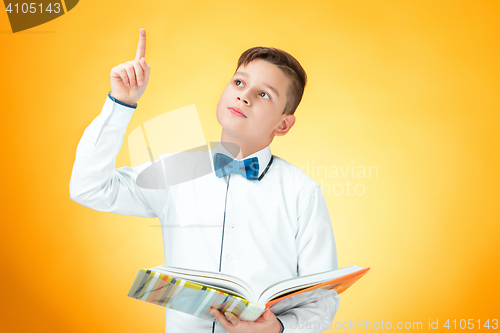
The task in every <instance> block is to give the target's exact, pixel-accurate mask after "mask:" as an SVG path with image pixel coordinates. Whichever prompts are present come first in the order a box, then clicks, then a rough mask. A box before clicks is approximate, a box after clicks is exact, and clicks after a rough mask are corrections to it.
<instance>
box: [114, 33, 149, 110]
mask: <svg viewBox="0 0 500 333" xmlns="http://www.w3.org/2000/svg"><path fill="white" fill-rule="evenodd" d="M145 56H146V30H144V29H140V30H139V45H138V46H137V53H136V55H135V59H134V60H131V61H127V62H126V63H124V64H121V65H118V66H116V67H113V69H111V74H110V76H111V96H113V97H114V98H116V99H118V100H119V101H122V102H124V103H127V104H131V105H135V103H137V101H138V100H139V98H141V96H142V94H144V90H146V86H147V85H148V81H149V71H150V68H151V67H150V66H149V64H147V63H146V59H145V58H144V57H145ZM134 86H135V88H134Z"/></svg>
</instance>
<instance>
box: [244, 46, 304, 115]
mask: <svg viewBox="0 0 500 333" xmlns="http://www.w3.org/2000/svg"><path fill="white" fill-rule="evenodd" d="M255 59H263V60H265V61H267V62H270V63H271V64H274V65H276V66H277V67H278V68H279V69H281V70H282V71H283V73H284V74H285V75H286V76H287V77H288V78H289V79H290V86H289V88H288V91H287V94H286V105H285V110H284V111H283V114H294V112H295V110H296V109H297V107H298V106H299V103H300V101H301V100H302V95H303V94H304V88H305V87H306V83H307V75H306V72H305V70H304V69H303V68H302V66H301V65H300V64H299V62H298V61H297V59H295V58H294V57H293V56H292V55H291V54H289V53H287V52H285V51H283V50H280V49H276V48H274V47H263V46H257V47H252V48H250V49H248V50H246V51H245V52H243V53H242V54H241V56H240V58H239V59H238V66H236V71H238V68H240V66H241V65H244V66H246V65H247V64H248V63H249V62H251V61H253V60H255ZM236 71H234V72H235V73H236Z"/></svg>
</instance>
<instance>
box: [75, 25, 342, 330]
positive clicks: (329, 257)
mask: <svg viewBox="0 0 500 333" xmlns="http://www.w3.org/2000/svg"><path fill="white" fill-rule="evenodd" d="M145 49H146V34H145V31H144V29H141V30H140V33H139V45H138V48H137V54H136V58H135V60H133V61H129V62H127V63H125V64H121V65H119V66H117V67H114V68H113V69H112V70H111V92H110V93H109V94H108V98H107V99H106V102H105V104H104V107H103V110H102V111H101V114H100V115H99V116H97V118H96V119H95V120H94V121H93V122H92V124H91V125H90V126H89V127H88V128H87V129H86V130H85V133H84V135H83V137H82V139H81V140H80V143H79V145H78V148H77V153H76V159H75V164H74V167H73V173H72V176H71V181H70V196H71V199H72V200H74V201H76V202H77V203H79V204H81V205H84V206H86V207H89V208H92V209H96V210H99V211H104V212H112V213H116V214H125V215H134V216H143V217H158V218H159V219H160V222H161V224H162V236H163V246H164V254H165V265H169V266H177V267H183V268H188V269H198V270H205V271H219V272H223V273H227V274H230V275H234V276H237V277H239V278H241V279H243V280H245V281H246V282H248V283H249V284H250V286H252V288H253V289H254V290H257V291H258V293H259V294H260V292H261V291H263V289H264V288H266V287H267V286H269V285H271V284H273V283H275V282H277V281H281V280H285V279H289V278H293V277H296V276H298V275H307V274H313V273H319V272H323V271H328V270H333V269H337V268H338V267H337V255H336V250H335V241H334V237H333V231H332V226H331V222H330V217H329V215H328V210H327V207H326V202H325V199H324V197H323V193H322V191H321V188H320V187H319V185H318V184H317V183H316V182H314V181H313V180H312V179H311V178H309V177H308V176H307V175H306V174H305V173H304V172H303V171H302V170H301V169H299V168H297V167H295V166H293V165H291V164H290V163H288V162H286V161H284V160H283V159H281V158H279V157H277V156H273V155H272V154H271V151H270V148H269V145H270V143H271V142H272V140H273V138H274V136H276V135H278V136H282V135H285V134H286V133H288V131H290V129H291V128H292V126H293V125H294V123H295V116H294V115H293V113H294V111H295V109H296V108H297V106H298V104H299V103H300V100H301V98H302V94H303V91H304V87H305V84H306V74H305V72H304V70H303V69H302V67H301V66H300V64H299V63H298V62H297V60H295V58H293V57H292V56H291V55H289V54H288V53H286V52H284V51H281V50H278V49H274V48H263V47H257V48H252V49H249V50H247V51H245V52H244V53H243V54H242V55H241V57H240V59H239V61H238V66H237V70H236V73H235V74H234V76H233V78H232V79H231V80H230V82H229V84H228V85H227V86H226V88H225V89H224V91H223V93H222V96H221V98H220V100H219V103H218V104H217V120H218V121H219V123H220V124H221V126H222V134H221V140H220V143H219V145H218V147H217V148H216V149H212V150H211V151H210V154H208V156H209V157H210V166H211V168H212V169H211V171H212V172H210V173H207V174H203V175H201V176H200V175H199V174H198V176H197V178H196V177H193V178H192V180H190V181H184V182H181V183H178V184H174V183H172V182H171V179H168V177H167V179H165V183H166V184H167V185H166V186H164V187H161V186H160V187H159V188H158V189H147V188H144V186H142V187H141V186H139V185H138V181H137V177H138V174H139V173H141V172H142V171H144V170H146V169H145V168H146V167H147V166H150V165H151V163H145V164H143V165H141V166H138V167H134V168H131V167H121V168H118V169H115V168H114V167H115V158H116V155H117V154H118V152H119V150H120V147H121V143H122V141H123V136H124V134H125V132H126V127H127V124H128V123H129V121H130V119H131V117H132V115H133V112H134V109H135V108H136V107H137V104H136V103H137V101H138V100H139V98H140V97H141V96H142V94H143V93H144V90H145V88H146V86H147V83H148V80H149V74H150V66H149V65H148V64H147V63H146V61H145V60H144V56H145ZM160 159H161V158H160ZM179 161H180V162H179V163H182V162H181V161H182V159H179ZM156 162H157V161H155V162H154V163H156ZM162 163H163V162H162ZM162 163H160V164H161V165H163V167H162V168H163V169H165V166H164V164H162ZM160 164H153V165H160ZM190 167H192V166H189V165H179V166H176V168H178V170H185V169H188V168H190ZM166 169H169V168H166ZM194 169H196V167H195V168H194ZM164 171H165V170H164ZM168 171H170V170H168ZM195 178H196V179H195ZM169 180H170V185H168V184H169ZM339 302H340V300H339V298H338V295H337V294H336V293H335V292H334V291H333V292H331V294H329V295H328V297H325V298H324V299H322V300H319V301H317V302H315V303H310V304H306V305H303V306H301V307H297V308H294V309H291V310H289V311H286V312H284V313H282V314H280V315H278V316H275V315H274V314H273V313H272V312H271V311H266V312H264V313H263V315H262V316H261V317H260V318H259V319H258V320H257V321H255V322H244V321H240V320H239V319H237V318H236V317H235V316H234V315H232V314H231V313H229V312H226V313H225V314H222V313H221V312H220V311H218V310H216V309H214V310H213V313H212V314H213V315H214V317H215V319H216V321H215V320H214V322H213V323H210V322H208V321H206V320H203V319H200V318H198V317H194V316H191V315H187V314H184V313H182V312H177V311H173V310H170V309H168V308H167V309H166V332H173V333H177V332H206V333H209V332H231V333H233V332H234V333H236V332H262V333H279V332H321V331H322V330H326V329H328V328H329V327H330V325H331V323H332V320H333V317H334V315H335V313H336V311H337V309H338V305H339ZM224 315H225V316H226V317H227V319H226V317H224Z"/></svg>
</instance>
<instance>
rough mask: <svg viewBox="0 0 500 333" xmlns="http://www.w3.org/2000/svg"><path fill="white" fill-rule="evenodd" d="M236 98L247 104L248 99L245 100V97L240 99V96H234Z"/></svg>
mask: <svg viewBox="0 0 500 333" xmlns="http://www.w3.org/2000/svg"><path fill="white" fill-rule="evenodd" d="M236 99H237V100H238V101H243V103H245V104H248V100H247V99H246V98H244V99H241V98H240V97H239V96H238V97H236Z"/></svg>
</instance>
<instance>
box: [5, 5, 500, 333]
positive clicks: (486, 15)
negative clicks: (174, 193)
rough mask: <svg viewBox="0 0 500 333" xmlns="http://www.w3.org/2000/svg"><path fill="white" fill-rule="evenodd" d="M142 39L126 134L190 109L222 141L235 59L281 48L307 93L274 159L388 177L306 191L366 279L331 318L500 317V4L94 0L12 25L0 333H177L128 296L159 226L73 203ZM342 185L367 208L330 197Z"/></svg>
mask: <svg viewBox="0 0 500 333" xmlns="http://www.w3.org/2000/svg"><path fill="white" fill-rule="evenodd" d="M2 8H3V7H2ZM140 28H145V29H146V32H147V38H148V41H147V43H148V44H147V51H146V59H147V61H148V63H150V64H151V70H152V72H151V79H150V82H149V86H148V88H147V90H146V93H145V95H144V96H143V97H142V99H141V100H140V101H139V107H138V109H137V111H136V113H135V114H134V117H133V118H132V121H131V123H130V125H129V127H128V131H129V132H130V131H131V130H132V129H134V128H135V127H137V126H139V125H140V124H141V123H143V122H144V121H146V120H148V119H151V118H153V117H155V116H157V115H159V114H162V113H164V112H167V111H169V110H173V109H176V108H179V107H182V106H186V105H190V104H196V107H197V109H198V112H199V116H200V120H201V123H202V125H203V128H204V133H205V137H206V139H207V141H218V140H219V138H220V132H221V128H220V126H219V124H218V123H217V120H216V117H215V108H216V104H217V101H218V99H219V97H220V94H221V93H222V90H223V89H224V87H225V85H226V84H227V82H228V81H229V79H230V78H231V76H232V73H233V72H234V70H235V66H236V62H237V59H238V57H239V55H240V54H241V53H242V52H243V51H244V50H246V49H247V48H250V47H253V46H258V45H262V46H273V47H277V48H281V49H284V50H286V51H287V52H289V53H291V54H292V55H294V56H295V57H296V58H297V59H298V60H299V61H300V62H301V64H302V65H303V67H304V68H305V70H306V72H307V74H308V79H309V81H308V85H307V87H306V90H305V94H304V98H303V101H302V103H301V105H300V106H299V108H298V110H297V113H296V116H297V122H296V124H295V126H294V128H293V129H292V131H291V132H290V133H289V134H288V135H286V136H285V137H279V138H277V139H276V140H275V141H274V142H273V143H272V145H271V148H272V152H273V153H274V154H275V155H277V156H280V157H282V158H284V159H285V160H287V161H289V162H291V163H293V164H295V165H297V166H306V165H309V166H310V169H309V170H306V171H308V172H309V174H310V175H311V176H312V170H314V169H313V167H312V166H313V165H314V166H315V167H318V166H322V167H323V169H324V168H327V169H328V170H332V168H333V169H334V168H335V167H337V168H338V169H339V170H340V168H341V167H342V168H343V170H346V169H347V167H349V166H356V167H359V166H365V167H366V168H368V167H369V166H372V167H373V166H376V169H377V170H378V177H375V175H374V174H373V173H372V176H371V177H367V178H360V177H357V176H356V175H355V177H353V176H352V174H349V173H346V176H344V175H342V174H341V173H340V172H339V173H340V175H339V176H338V177H335V175H334V174H333V175H332V174H330V173H329V174H328V175H325V174H324V173H323V174H322V173H321V172H320V174H319V175H318V172H316V173H315V175H314V176H313V178H314V179H315V180H316V181H317V182H318V183H320V184H322V186H323V191H324V193H325V198H326V201H327V203H328V208H329V211H330V215H331V217H332V224H333V228H334V231H335V236H336V240H337V251H338V258H339V265H340V266H347V265H351V264H356V265H358V266H363V267H368V266H370V267H372V270H371V271H370V272H369V273H368V274H367V275H366V276H365V277H363V279H361V280H360V281H359V282H357V283H356V284H355V285H354V286H353V288H352V289H350V290H348V291H347V292H346V293H344V294H342V296H341V299H342V302H341V307H340V309H339V311H338V313H337V315H336V317H335V320H334V322H346V321H347V322H348V321H349V320H356V319H366V320H368V321H371V322H381V321H382V320H383V321H384V322H388V321H390V322H392V323H393V325H396V323H397V322H417V321H420V322H422V323H423V327H424V328H426V327H427V325H428V320H429V319H431V320H433V321H435V320H436V319H439V324H440V326H442V324H443V323H444V321H445V320H446V319H451V320H453V319H458V320H460V319H469V318H471V319H475V320H478V319H481V320H482V322H483V321H485V320H486V319H490V320H491V319H493V318H497V319H500V318H498V313H499V301H498V300H499V298H500V287H499V286H498V278H497V275H496V274H498V273H499V269H498V268H497V266H496V264H497V263H498V257H499V254H500V249H499V245H498V238H499V236H498V235H499V232H500V226H499V224H498V222H499V209H498V201H499V200H498V199H499V195H498V188H499V185H500V184H499V176H498V172H499V163H498V162H499V153H500V149H499V134H498V133H499V132H498V127H499V126H498V125H499V114H500V113H499V111H500V108H499V106H500V97H499V96H500V94H499V88H500V82H499V77H500V65H499V59H500V52H499V48H500V46H499V45H500V44H499V40H500V38H499V37H500V36H499V35H500V4H499V2H498V1H474V2H472V1H399V0H398V1H396V0H395V1H323V2H320V1H315V2H311V1H300V2H299V1H293V2H292V1H272V2H270V1H247V2H241V1H236V2H235V1H222V0H219V1H189V2H188V1H182V2H178V1H155V2H144V1H141V2H140V1H106V2H103V1H95V0H93V1H81V2H80V3H79V4H78V5H77V6H76V7H75V8H74V9H73V10H72V11H71V12H69V13H67V14H66V15H63V16H62V17H60V18H58V19H56V20H54V21H50V22H48V23H46V24H44V25H41V26H38V27H35V28H32V29H30V30H27V31H25V32H20V33H16V34H12V33H11V30H10V26H9V23H8V19H7V15H6V13H5V12H2V13H0V45H1V52H0V57H1V59H0V60H1V62H0V63H1V75H0V77H1V83H0V94H1V96H0V97H1V98H0V108H1V110H2V113H1V114H2V118H3V119H2V122H1V123H2V125H1V126H2V130H1V131H0V136H1V146H0V147H1V151H0V152H1V156H2V163H0V168H1V169H0V171H1V174H2V182H3V184H2V187H1V188H2V191H1V192H0V193H1V199H2V200H1V208H2V218H1V220H2V233H1V236H0V237H1V239H0V240H1V241H0V247H1V251H2V256H1V267H2V274H1V278H0V284H1V285H2V286H3V288H2V300H3V302H2V305H1V306H2V320H0V331H2V332H89V331H92V332H108V331H111V332H127V333H130V332H146V331H149V332H162V331H163V330H164V309H163V308H161V307H158V306H154V305H151V304H146V303H143V302H140V301H137V300H133V299H130V298H128V297H127V293H128V290H129V288H130V286H131V284H132V282H133V279H134V277H135V274H136V273H137V271H138V269H139V268H141V267H153V266H156V265H160V264H162V263H163V253H162V243H161V241H162V240H161V234H160V233H161V231H160V228H159V221H158V220H157V219H147V218H139V217H129V216H121V215H113V214H108V213H102V212H97V211H93V210H91V209H88V208H85V207H83V206H80V205H78V204H76V203H75V202H73V201H71V200H70V198H69V190H68V187H69V179H70V175H71V170H72V166H73V161H74V157H75V151H76V147H77V144H78V141H79V140H80V138H81V136H82V134H83V130H84V129H85V128H86V127H87V126H88V125H89V124H90V122H91V121H92V119H94V118H95V117H96V116H97V115H98V114H99V112H100V110H101V108H102V105H103V104H104V101H105V98H106V95H107V93H108V91H109V90H110V84H109V72H110V70H111V68H112V67H114V66H116V65H118V64H120V63H123V62H126V61H128V60H132V59H133V58H134V57H135V49H136V46H137V41H138V31H139V29H140ZM127 148H128V147H127V144H126V142H125V143H124V145H123V147H122V151H121V152H120V154H119V155H118V159H117V167H119V166H123V165H127V164H128V163H129V156H128V150H127ZM308 163H309V164H308ZM313 163H314V164H313ZM305 169H306V168H304V170H305ZM347 181H350V183H351V184H362V185H363V188H364V189H365V192H364V194H363V195H357V194H353V195H348V194H347V193H346V192H344V193H343V194H341V195H337V194H338V193H339V192H340V188H341V187H340V185H342V186H346V187H345V188H344V189H345V190H347V185H345V184H347ZM337 184H340V185H337ZM335 185H337V187H336V190H337V192H336V193H337V194H336V193H333V191H330V193H328V191H329V187H330V190H331V189H332V188H333V187H334V186H335ZM360 189H361V187H358V190H360ZM351 191H352V188H351ZM358 193H359V191H358ZM351 194H352V192H351ZM495 207H497V208H495ZM495 316H496V317H495ZM475 323H476V325H477V322H476V321H475ZM441 329H443V328H442V327H441ZM483 329H484V328H483Z"/></svg>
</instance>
